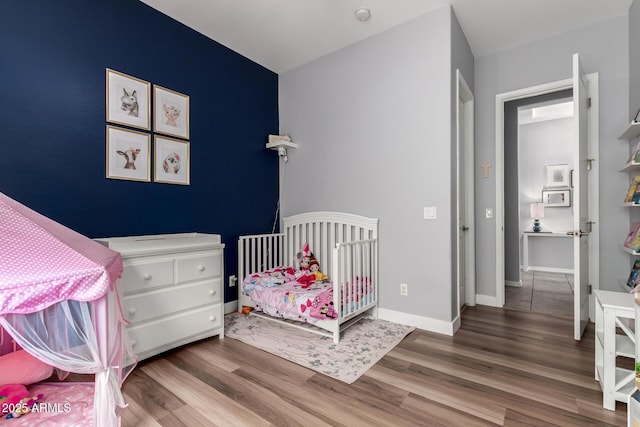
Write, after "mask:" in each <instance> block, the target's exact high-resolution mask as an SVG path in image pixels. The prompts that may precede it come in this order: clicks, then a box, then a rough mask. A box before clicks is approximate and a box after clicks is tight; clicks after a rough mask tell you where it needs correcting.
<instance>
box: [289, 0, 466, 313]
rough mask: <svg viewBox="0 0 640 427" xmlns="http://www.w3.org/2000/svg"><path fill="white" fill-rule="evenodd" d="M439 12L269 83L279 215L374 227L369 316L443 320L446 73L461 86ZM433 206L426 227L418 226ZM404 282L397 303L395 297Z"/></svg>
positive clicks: (448, 283) (446, 291) (448, 242)
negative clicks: (279, 144)
mask: <svg viewBox="0 0 640 427" xmlns="http://www.w3.org/2000/svg"><path fill="white" fill-rule="evenodd" d="M452 13H453V12H452V10H451V8H450V7H449V6H447V7H443V8H440V9H438V10H436V11H433V12H431V13H428V14H426V15H423V16H422V17H419V18H417V19H415V20H413V21H411V22H408V23H405V24H402V25H400V26H397V27H395V28H392V29H390V30H388V31H386V32H384V33H382V34H379V35H376V36H374V37H371V38H369V39H366V40H364V41H361V42H359V43H356V44H354V45H351V46H348V47H346V48H344V49H342V50H340V51H338V52H335V53H332V54H330V55H327V56H325V57H323V58H320V59H318V60H316V61H313V62H311V63H309V64H306V65H303V66H301V67H298V68H296V69H294V70H291V71H288V72H286V73H283V74H281V75H280V76H279V104H280V130H281V132H282V133H289V134H290V135H291V136H292V137H293V139H294V141H295V142H297V143H298V144H299V148H297V149H295V150H290V152H289V161H288V163H287V164H286V166H285V167H284V178H283V183H282V191H281V193H282V196H281V197H282V199H281V206H282V215H283V216H287V215H291V214H294V213H299V212H304V211H312V210H336V211H346V212H352V213H356V214H361V215H366V216H372V217H377V218H380V306H381V307H382V308H385V309H388V310H394V311H398V312H402V313H408V314H413V315H417V316H424V317H428V318H433V319H439V320H443V321H451V319H452V316H453V315H452V307H454V306H455V302H453V301H452V298H453V295H454V291H453V290H452V259H451V253H452V250H453V249H452V239H451V236H452V232H451V228H452V215H453V213H452V209H451V206H452V197H453V195H452V192H451V188H452V187H451V186H452V183H451V176H452V170H451V157H452V144H451V141H452V139H453V135H452V129H451V120H452V117H451V108H452V107H451V102H452V96H453V95H452V93H451V87H452V82H451V80H452V78H453V76H454V75H455V69H454V70H452V69H451V67H452V64H454V63H455V64H457V65H459V66H460V67H463V68H465V69H463V73H464V74H465V76H467V79H468V80H467V81H469V82H470V81H471V80H472V76H473V68H472V64H473V59H472V57H471V56H470V52H469V54H465V53H464V52H463V53H457V54H455V55H452V52H451V46H452V43H451V38H452V37H453V38H455V40H456V45H457V46H459V45H461V44H465V45H466V43H462V42H461V41H460V37H461V32H460V31H459V30H453V31H452V29H451V27H452V25H451V22H452V19H451V14H452ZM426 206H435V207H436V208H437V219H435V220H424V219H423V207H426ZM400 283H407V284H408V285H409V287H408V296H406V297H404V296H400Z"/></svg>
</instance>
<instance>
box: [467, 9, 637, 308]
mask: <svg viewBox="0 0 640 427" xmlns="http://www.w3.org/2000/svg"><path fill="white" fill-rule="evenodd" d="M628 40H629V23H628V19H627V17H626V16H621V17H616V18H612V19H608V20H605V21H602V22H600V23H597V24H594V25H591V26H587V27H582V28H578V29H576V30H573V31H570V32H567V33H565V34H561V35H559V36H556V37H552V38H548V39H544V40H540V41H538V42H535V43H531V44H528V45H525V46H521V47H518V48H516V49H511V50H507V51H504V52H499V53H496V54H494V55H487V56H484V57H480V58H476V62H475V73H476V74H475V96H476V164H481V163H483V162H485V161H486V162H489V163H490V164H492V165H493V164H494V163H495V99H496V95H497V94H500V93H505V92H510V91H513V90H517V89H522V88H526V87H531V86H535V85H539V84H543V83H549V82H554V81H558V80H563V79H567V78H570V77H571V75H572V55H573V54H574V53H579V54H580V57H581V60H582V63H583V65H584V68H585V72H587V73H593V72H597V73H599V81H600V105H599V107H600V123H599V125H600V135H599V136H600V189H599V195H600V243H601V246H600V287H601V288H603V289H616V288H619V285H618V284H617V279H619V278H623V276H625V275H626V272H627V270H628V263H629V262H628V257H627V256H626V255H624V253H623V252H622V251H621V250H620V249H619V248H618V246H619V244H620V242H621V239H624V236H626V233H627V228H628V222H629V214H628V212H627V211H626V210H625V209H624V208H622V207H621V206H620V200H621V197H624V195H621V194H622V193H624V191H625V189H626V188H627V186H628V178H625V177H624V176H622V175H623V174H620V173H618V172H617V171H618V169H619V168H620V167H621V165H622V164H623V163H624V161H625V160H626V157H627V155H628V146H627V145H626V144H624V143H623V142H621V141H618V140H617V137H618V135H620V133H621V132H622V131H623V130H624V128H625V127H626V125H627V124H628V122H627V119H628V114H627V111H628V108H629V106H628V103H629V96H628V91H629V61H628V46H629V45H628ZM495 186H496V181H495V176H494V175H493V174H491V175H490V177H489V178H487V179H480V180H477V184H476V243H477V247H476V254H477V258H476V265H477V271H476V273H477V274H476V280H477V293H478V294H480V295H484V296H487V297H495V294H496V282H495V277H496V272H495V246H496V241H495V222H494V220H493V219H485V218H484V210H485V209H486V208H494V207H495V196H496V194H495ZM605 279H606V280H605Z"/></svg>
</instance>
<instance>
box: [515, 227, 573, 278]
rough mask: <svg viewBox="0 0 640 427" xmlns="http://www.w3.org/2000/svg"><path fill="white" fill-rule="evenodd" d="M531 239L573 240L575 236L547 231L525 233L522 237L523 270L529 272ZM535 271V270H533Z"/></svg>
mask: <svg viewBox="0 0 640 427" xmlns="http://www.w3.org/2000/svg"><path fill="white" fill-rule="evenodd" d="M530 237H549V238H550V237H556V238H558V237H564V238H566V237H569V238H573V236H569V235H568V234H567V233H566V232H556V233H552V232H546V231H539V232H535V231H525V232H524V233H523V235H522V264H523V270H524V271H529V269H530V268H529V238H530ZM532 269H535V268H532Z"/></svg>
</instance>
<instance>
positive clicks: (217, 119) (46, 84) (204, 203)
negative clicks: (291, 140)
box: [0, 0, 278, 302]
mask: <svg viewBox="0 0 640 427" xmlns="http://www.w3.org/2000/svg"><path fill="white" fill-rule="evenodd" d="M211 13H215V11H212V12H211ZM106 68H111V69H114V70H117V71H120V72H122V73H125V74H128V75H131V76H134V77H137V78H139V79H142V80H146V81H148V82H150V83H152V84H158V85H160V86H163V87H165V88H168V89H171V90H174V91H177V92H180V93H183V94H186V95H189V97H190V143H191V185H189V186H182V185H171V184H159V183H154V182H151V183H144V182H134V181H123V180H114V179H107V178H105V176H106V171H105V150H106V149H105V136H106V134H105V129H106V125H107V123H106V119H105V69H106ZM0 99H1V100H2V102H0V144H1V146H2V151H3V155H2V156H0V192H2V193H4V194H6V195H8V196H9V197H11V198H13V199H15V200H17V201H19V202H20V203H23V204H25V205H26V206H29V207H30V208H32V209H34V210H36V211H38V212H40V213H42V214H43V215H46V216H48V217H49V218H52V219H53V220H55V221H58V222H60V223H62V224H64V225H66V226H67V227H70V228H72V229H74V230H76V231H78V232H80V233H82V234H84V235H86V236H89V237H92V238H94V237H108V236H127V235H142V234H158V233H178V232H192V231H198V232H205V233H217V234H221V235H222V239H223V242H224V243H225V244H226V249H225V260H226V261H225V276H228V275H230V274H234V273H235V272H236V268H237V267H236V244H237V236H238V235H241V234H247V233H251V234H253V233H263V232H270V231H271V227H272V224H273V221H274V215H275V211H276V205H277V198H278V158H277V156H276V155H275V154H274V152H272V151H269V150H266V149H265V143H266V142H267V135H268V134H270V133H271V134H275V133H278V76H277V74H275V73H273V72H271V71H269V70H267V69H265V68H264V67H262V66H260V65H258V64H256V63H254V62H252V61H250V60H249V59H247V58H245V57H243V56H241V55H239V54H237V53H235V52H233V51H231V50H230V49H227V48H226V47H224V46H222V45H220V44H218V43H216V42H214V41H212V40H211V39H209V38H207V37H205V36H203V35H201V34H199V33H197V32H195V31H193V30H191V29H190V28H188V27H186V26H184V25H182V24H181V23H179V22H177V21H175V20H173V19H171V18H169V17H167V16H165V15H163V14H162V13H160V12H157V11H156V10H154V9H152V8H150V7H148V6H147V5H145V4H143V3H141V2H139V1H137V0H108V1H86V0H58V1H55V2H51V1H48V0H38V1H35V0H29V1H15V2H8V3H6V4H4V5H3V7H2V13H0ZM151 133H152V132H151ZM152 135H153V133H152ZM0 220H1V218H0ZM226 282H227V280H226V278H225V286H228V283H226ZM236 289H237V288H232V289H231V290H230V289H228V288H226V290H225V301H227V302H228V301H232V300H235V299H236V295H235V294H236Z"/></svg>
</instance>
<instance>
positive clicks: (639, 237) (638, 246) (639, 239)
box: [628, 230, 640, 252]
mask: <svg viewBox="0 0 640 427" xmlns="http://www.w3.org/2000/svg"><path fill="white" fill-rule="evenodd" d="M628 248H629V249H631V250H632V251H634V252H638V251H640V230H638V231H636V234H635V236H634V237H633V240H632V241H631V243H629V246H628Z"/></svg>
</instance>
